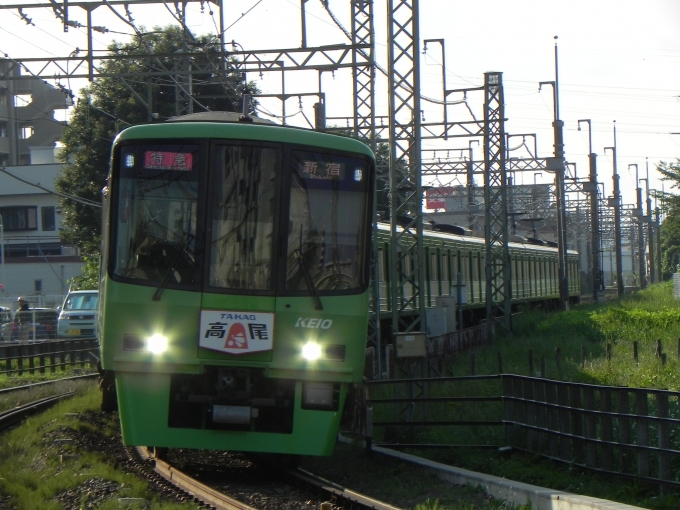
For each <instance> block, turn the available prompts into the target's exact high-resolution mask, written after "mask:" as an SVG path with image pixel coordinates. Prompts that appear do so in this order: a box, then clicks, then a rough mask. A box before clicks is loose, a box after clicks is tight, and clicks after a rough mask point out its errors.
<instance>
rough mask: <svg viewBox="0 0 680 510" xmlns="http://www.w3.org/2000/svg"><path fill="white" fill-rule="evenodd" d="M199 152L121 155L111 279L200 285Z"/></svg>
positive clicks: (167, 148) (138, 148)
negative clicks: (197, 253)
mask: <svg viewBox="0 0 680 510" xmlns="http://www.w3.org/2000/svg"><path fill="white" fill-rule="evenodd" d="M198 165H199V146H198V145H190V144H177V145H166V144H164V145H156V144H154V145H151V144H149V145H129V146H124V147H122V148H121V150H120V153H119V155H118V166H117V168H115V169H114V171H115V172H117V174H118V175H117V177H118V186H117V189H116V195H115V197H114V200H115V203H114V204H113V210H114V211H115V215H116V220H115V234H116V236H115V241H114V243H113V252H112V255H113V273H114V274H115V275H118V276H121V277H125V278H134V279H137V280H140V281H147V282H156V283H161V282H167V283H168V284H173V285H180V286H187V285H188V286H194V285H196V284H197V268H196V263H195V253H194V252H195V239H196V217H197V204H198V181H199V175H198V174H199V169H198V168H199V167H198Z"/></svg>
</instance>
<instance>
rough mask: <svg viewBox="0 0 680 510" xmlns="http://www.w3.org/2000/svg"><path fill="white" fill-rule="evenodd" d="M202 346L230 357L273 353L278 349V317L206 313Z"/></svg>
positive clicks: (205, 311) (202, 313) (203, 321)
mask: <svg viewBox="0 0 680 510" xmlns="http://www.w3.org/2000/svg"><path fill="white" fill-rule="evenodd" d="M198 345H199V346H200V347H204V348H206V349H212V350H214V351H220V352H226V353H229V354H249V353H252V352H261V351H270V350H272V349H273V347H274V314H273V313H262V312H243V311H229V310H225V311H222V310H203V311H202V312H201V325H200V330H199V342H198Z"/></svg>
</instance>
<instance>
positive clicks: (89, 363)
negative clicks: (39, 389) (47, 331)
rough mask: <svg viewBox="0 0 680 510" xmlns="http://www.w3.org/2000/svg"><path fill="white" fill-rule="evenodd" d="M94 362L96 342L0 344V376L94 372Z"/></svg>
mask: <svg viewBox="0 0 680 510" xmlns="http://www.w3.org/2000/svg"><path fill="white" fill-rule="evenodd" d="M98 360H99V342H98V340H97V339H96V338H85V339H80V340H57V341H49V342H38V343H13V344H0V374H1V375H9V376H13V375H18V376H21V375H23V374H25V373H28V374H45V373H47V372H49V373H55V372H57V371H58V370H59V371H64V370H66V369H67V367H82V368H85V367H89V368H94V367H96V365H97V361H98Z"/></svg>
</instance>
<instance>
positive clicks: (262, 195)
mask: <svg viewBox="0 0 680 510" xmlns="http://www.w3.org/2000/svg"><path fill="white" fill-rule="evenodd" d="M279 160H280V157H279V151H278V150H277V149H274V148H267V147H248V146H241V145H229V146H219V147H218V148H217V150H216V155H215V160H214V162H213V165H214V168H213V169H212V171H211V175H214V176H216V178H215V180H214V182H212V183H211V186H210V188H211V194H212V203H213V206H212V207H211V210H212V211H213V213H212V223H211V244H210V271H209V273H210V274H209V285H210V286H212V287H222V288H230V289H241V290H272V289H273V280H274V279H273V278H272V274H273V269H272V264H273V262H272V260H273V235H274V217H275V209H276V200H275V199H276V176H277V168H278V167H279V165H280V162H279Z"/></svg>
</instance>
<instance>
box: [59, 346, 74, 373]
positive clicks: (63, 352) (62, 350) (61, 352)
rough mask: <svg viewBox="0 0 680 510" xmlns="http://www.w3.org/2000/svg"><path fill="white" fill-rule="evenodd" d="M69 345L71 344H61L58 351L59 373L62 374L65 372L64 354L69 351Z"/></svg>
mask: <svg viewBox="0 0 680 510" xmlns="http://www.w3.org/2000/svg"><path fill="white" fill-rule="evenodd" d="M70 345H71V342H61V349H60V350H59V361H60V363H59V365H60V368H61V371H62V372H64V371H65V370H66V353H67V351H68V350H69V348H70Z"/></svg>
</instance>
